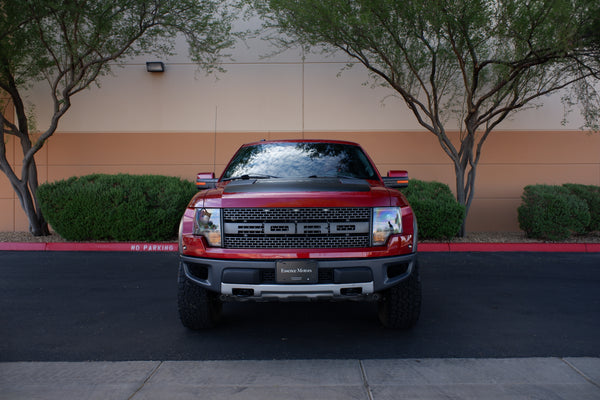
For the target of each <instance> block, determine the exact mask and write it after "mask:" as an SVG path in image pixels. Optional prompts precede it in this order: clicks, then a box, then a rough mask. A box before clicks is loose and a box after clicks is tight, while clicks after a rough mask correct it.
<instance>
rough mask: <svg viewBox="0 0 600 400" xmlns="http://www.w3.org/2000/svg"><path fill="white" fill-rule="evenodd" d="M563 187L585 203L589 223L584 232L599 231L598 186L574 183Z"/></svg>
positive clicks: (599, 193) (599, 196)
mask: <svg viewBox="0 0 600 400" xmlns="http://www.w3.org/2000/svg"><path fill="white" fill-rule="evenodd" d="M563 186H564V187H566V188H567V189H569V191H570V192H571V193H572V194H574V195H575V196H577V197H579V198H580V199H582V200H584V201H585V202H586V203H587V206H588V210H589V211H590V223H589V225H588V226H587V227H586V232H588V233H589V232H597V231H600V186H593V185H579V184H575V183H566V184H564V185H563Z"/></svg>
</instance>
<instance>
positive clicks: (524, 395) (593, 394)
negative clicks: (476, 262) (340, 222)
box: [0, 358, 600, 400]
mask: <svg viewBox="0 0 600 400" xmlns="http://www.w3.org/2000/svg"><path fill="white" fill-rule="evenodd" d="M0 399H2V400H13V399H27V400H33V399H45V400H52V399H60V400H71V399H77V400H83V399H99V400H108V399H122V400H127V399H133V400H141V399H161V400H162V399H169V400H176V399H211V400H213V399H215V400H219V399H261V400H265V399H311V400H314V399H324V400H325V399H326V400H335V399H364V400H371V399H374V400H383V399H431V400H436V399H474V400H475V399H476V400H487V399H494V400H498V399H507V400H508V399H510V400H515V399H543V400H552V399H563V400H598V399H600V358H510V359H395V360H276V361H164V362H161V361H131V362H127V361H124V362H15V363H0Z"/></svg>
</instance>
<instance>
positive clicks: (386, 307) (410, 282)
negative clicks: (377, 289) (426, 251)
mask: <svg viewBox="0 0 600 400" xmlns="http://www.w3.org/2000/svg"><path fill="white" fill-rule="evenodd" d="M382 294H383V297H382V298H381V300H379V320H380V321H381V323H382V324H383V326H385V327H386V328H392V329H410V328H412V327H413V326H414V325H415V324H416V323H417V321H418V320H419V315H420V314H421V278H420V276H419V265H418V263H416V262H415V266H414V269H413V272H412V273H411V274H410V276H409V277H408V278H406V279H405V280H403V281H402V282H400V283H399V284H397V285H396V286H392V287H391V288H389V289H386V290H385V291H384V292H383V293H382Z"/></svg>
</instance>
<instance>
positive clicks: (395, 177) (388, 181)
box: [383, 171, 408, 189]
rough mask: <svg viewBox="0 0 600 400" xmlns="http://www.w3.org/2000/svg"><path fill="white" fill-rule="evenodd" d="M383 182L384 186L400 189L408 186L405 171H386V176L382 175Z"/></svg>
mask: <svg viewBox="0 0 600 400" xmlns="http://www.w3.org/2000/svg"><path fill="white" fill-rule="evenodd" d="M383 183H384V185H385V186H386V187H389V188H394V189H402V188H405V187H407V186H408V172H406V171H388V173H387V176H384V177H383Z"/></svg>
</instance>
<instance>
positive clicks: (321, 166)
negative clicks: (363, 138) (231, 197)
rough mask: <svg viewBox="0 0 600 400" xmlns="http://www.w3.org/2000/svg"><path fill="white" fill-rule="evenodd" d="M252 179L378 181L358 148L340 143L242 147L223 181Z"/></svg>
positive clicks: (272, 144) (375, 173) (374, 171)
mask: <svg viewBox="0 0 600 400" xmlns="http://www.w3.org/2000/svg"><path fill="white" fill-rule="evenodd" d="M244 175H247V176H248V177H250V178H254V177H278V178H318V177H344V178H359V179H373V180H375V179H379V178H378V177H377V172H376V170H375V168H374V167H373V166H372V165H371V163H370V162H369V159H368V158H367V156H366V155H365V154H364V152H363V151H362V150H361V148H360V147H358V146H353V145H349V144H343V143H307V142H302V143H264V144H257V145H253V146H246V147H242V148H241V149H240V150H239V151H238V152H237V153H236V155H235V156H234V157H233V159H232V160H231V163H230V164H229V166H228V167H227V170H226V171H225V172H224V174H223V178H222V179H232V178H238V177H243V176H244Z"/></svg>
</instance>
